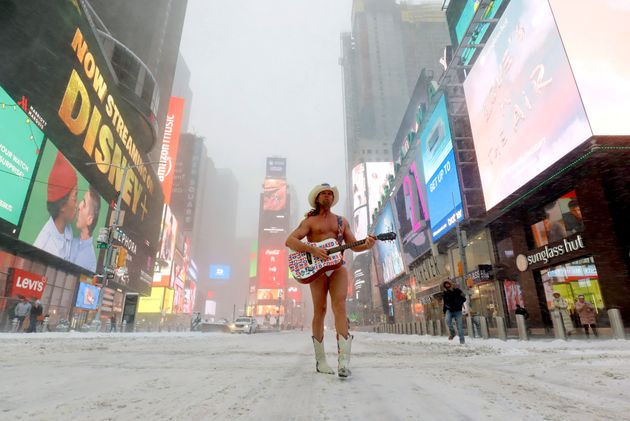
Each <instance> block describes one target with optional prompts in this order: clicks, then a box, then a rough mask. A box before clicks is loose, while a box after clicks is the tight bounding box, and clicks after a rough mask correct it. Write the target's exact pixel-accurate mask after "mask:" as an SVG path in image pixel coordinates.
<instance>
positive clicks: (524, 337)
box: [516, 314, 529, 341]
mask: <svg viewBox="0 0 630 421" xmlns="http://www.w3.org/2000/svg"><path fill="white" fill-rule="evenodd" d="M516 327H517V329H518V338H519V339H520V340H521V341H528V340H529V335H528V334H527V325H526V322H525V317H524V316H523V315H522V314H517V315H516Z"/></svg>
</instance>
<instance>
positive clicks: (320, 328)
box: [285, 183, 376, 377]
mask: <svg viewBox="0 0 630 421" xmlns="http://www.w3.org/2000/svg"><path fill="white" fill-rule="evenodd" d="M308 199H309V204H310V205H311V206H312V207H313V209H311V210H310V211H309V212H308V213H307V214H306V217H305V218H304V220H303V221H302V222H301V223H300V225H299V226H298V227H297V229H295V230H294V231H293V232H292V233H291V234H290V235H289V237H288V238H287V240H286V243H285V244H286V246H287V247H289V248H291V249H292V250H295V251H303V252H308V253H311V254H312V255H313V256H316V257H319V258H321V259H327V258H328V253H327V251H326V249H323V248H319V247H314V246H312V245H309V244H305V243H304V242H302V241H301V240H302V239H303V238H304V237H306V238H307V240H308V241H309V242H320V241H323V240H326V239H329V238H335V239H337V240H343V241H345V242H346V243H353V242H356V238H355V237H354V234H353V233H352V230H351V229H350V227H349V225H348V221H347V220H346V219H345V218H343V217H340V216H337V215H335V214H334V213H332V212H331V211H330V209H331V208H332V207H333V206H334V205H335V204H336V203H337V201H338V200H339V192H338V190H337V187H335V186H331V185H329V184H326V183H324V184H321V185H317V186H315V187H314V188H313V190H311V192H310V194H309V197H308ZM340 231H341V232H340ZM375 241H376V240H375V238H374V237H373V236H368V237H367V238H366V240H365V243H364V244H362V245H359V246H356V247H353V248H352V249H351V250H353V251H364V250H369V249H370V248H372V247H373V246H374V243H375ZM339 243H340V244H341V241H339ZM309 285H310V287H311V296H312V299H313V323H312V331H313V337H312V339H313V345H314V347H315V360H316V365H315V368H316V370H317V372H319V373H327V374H334V371H333V370H332V368H331V367H330V366H329V365H328V363H327V362H326V354H325V352H324V347H323V340H324V317H325V316H326V296H327V294H328V293H329V292H330V300H331V303H332V310H333V314H334V316H335V329H336V331H337V349H338V350H339V357H338V363H339V365H338V373H339V377H348V376H349V375H350V369H349V363H350V351H351V345H352V336H351V335H350V334H349V332H348V321H347V316H346V294H347V291H348V271H347V269H346V268H345V267H344V266H342V267H340V268H338V269H335V270H332V271H328V272H326V273H324V274H323V275H322V276H320V277H319V278H317V279H315V280H314V281H312V282H311V283H310V284H309Z"/></svg>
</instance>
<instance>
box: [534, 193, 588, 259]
mask: <svg viewBox="0 0 630 421" xmlns="http://www.w3.org/2000/svg"><path fill="white" fill-rule="evenodd" d="M541 218H542V219H540V220H539V221H538V222H536V223H535V224H532V226H531V229H532V235H533V236H534V244H535V247H536V248H538V247H543V246H545V245H547V244H549V243H553V242H555V241H560V240H562V239H563V238H565V237H568V236H570V235H573V234H576V233H578V232H582V231H583V230H584V225H583V223H582V212H581V211H580V206H579V204H578V201H577V197H576V195H575V190H572V191H570V192H568V193H567V194H565V195H564V196H562V197H560V198H559V199H558V200H555V201H553V202H551V203H549V204H548V205H547V206H545V207H544V211H543V213H542V215H541Z"/></svg>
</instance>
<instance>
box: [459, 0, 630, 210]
mask: <svg viewBox="0 0 630 421" xmlns="http://www.w3.org/2000/svg"><path fill="white" fill-rule="evenodd" d="M560 3H562V4H565V3H563V2H559V3H558V4H560ZM606 3H607V2H597V5H596V6H595V5H594V6H593V10H597V9H599V8H600V4H602V5H604V4H606ZM593 4H594V3H593ZM608 4H609V3H608ZM580 8H581V7H575V5H574V4H573V7H572V8H571V11H570V13H571V14H573V13H574V12H577V11H579V10H580ZM578 13H581V14H582V15H583V14H584V13H588V14H589V15H590V14H591V11H590V10H583V11H579V12H578ZM571 19H573V18H572V17H571ZM591 24H597V25H598V28H600V29H601V28H603V27H607V28H611V27H612V25H611V24H610V22H609V21H598V22H595V21H593V20H592V19H591V18H589V19H588V23H586V24H585V25H586V26H585V27H588V28H591V27H592V25H591ZM624 27H625V24H624ZM579 31H580V32H585V33H584V34H583V35H584V37H590V36H593V35H594V34H598V37H599V30H598V29H597V28H592V30H589V31H583V29H579ZM598 37H595V38H597V39H599V38H598ZM568 38H569V39H580V37H579V36H577V35H575V36H574V35H570V36H568ZM595 38H594V39H595ZM619 42H621V41H619ZM587 44H588V45H589V49H590V50H592V49H593V40H590V41H589V42H588V43H587ZM565 45H570V44H565ZM564 48H565V47H564V46H563V43H562V40H561V39H560V35H559V34H558V30H557V28H556V25H555V22H554V16H553V15H552V13H551V9H550V8H549V4H548V2H547V0H527V1H524V0H513V1H511V2H510V3H509V5H508V6H507V8H506V10H505V12H504V13H503V16H502V17H501V19H500V20H499V22H498V24H497V26H496V28H495V30H494V31H493V33H492V35H491V36H490V38H489V39H488V41H487V42H486V46H485V47H484V49H483V51H482V52H481V53H480V55H479V58H478V59H477V61H476V62H475V65H474V66H473V68H472V70H471V72H470V74H469V75H468V78H467V79H466V80H465V82H464V91H465V94H466V102H467V104H468V112H469V115H470V124H471V128H472V132H473V139H474V144H475V150H476V154H477V162H478V163H479V173H480V176H481V182H482V188H483V195H484V200H485V204H486V209H491V208H492V207H494V206H496V205H497V204H499V203H500V202H501V201H503V199H505V198H506V197H508V196H509V195H510V194H512V193H514V192H515V191H516V190H518V189H519V188H520V187H522V186H524V185H525V184H526V183H527V182H529V181H530V180H531V179H532V178H534V177H536V176H537V175H538V174H540V173H541V172H543V171H544V170H545V169H547V168H549V166H551V165H552V164H554V163H555V162H556V161H558V160H559V159H560V158H562V157H563V156H564V155H566V154H567V153H568V152H570V151H572V150H573V149H575V148H576V147H577V146H579V145H580V144H582V143H584V141H586V140H587V139H588V138H589V137H590V136H591V130H590V127H589V121H588V120H587V117H586V113H585V110H584V107H583V105H582V101H581V99H580V92H578V88H577V86H576V83H575V79H574V77H573V74H572V73H571V67H570V65H569V61H568V60H567V56H566V55H565V53H564V51H565V50H564ZM579 48H582V46H580V47H579ZM595 48H596V49H597V48H599V49H601V50H606V51H610V50H607V49H606V48H603V46H602V45H600V46H599V47H595ZM624 48H625V47H624ZM600 53H601V54H604V53H603V51H601V52H600ZM610 55H613V54H612V53H611V54H610ZM586 60H587V61H588V62H589V63H590V64H584V63H582V64H583V67H582V68H583V69H586V68H589V66H590V65H591V64H592V65H596V66H597V69H598V70H596V77H595V78H593V79H591V83H595V84H596V86H597V87H596V88H595V87H593V88H592V89H591V90H590V92H594V90H595V89H597V90H598V92H597V94H593V96H591V97H594V96H595V95H599V96H600V97H601V100H600V101H607V100H608V99H607V96H606V94H604V92H602V91H601V89H600V86H605V85H607V84H611V85H613V84H612V83H611V81H606V82H605V83H602V81H604V80H605V79H602V77H604V76H605V74H604V73H603V72H602V71H601V70H599V69H600V68H603V67H600V63H597V62H596V61H594V60H593V59H591V58H590V57H589V58H587V59H586ZM627 68H628V67H627V66H626V69H627ZM613 72H614V71H613ZM629 75H630V74H626V77H627V76H629ZM587 85H590V83H588V84H587ZM625 86H628V82H627V80H626V81H625ZM610 89H619V87H617V86H615V87H614V88H612V86H611V88H610ZM586 93H587V91H585V94H586ZM623 95H624V96H625V95H626V94H623ZM586 97H589V95H588V94H587V95H586ZM613 97H614V95H613ZM617 98H618V97H617ZM624 102H626V101H624ZM613 106H614V104H613ZM625 106H626V111H625V114H624V115H626V117H623V118H622V119H623V120H628V119H627V105H625ZM608 109H609V108H608V106H606V107H605V110H606V112H608ZM625 124H628V123H625ZM626 127H628V126H626ZM625 133H628V129H626V132H625Z"/></svg>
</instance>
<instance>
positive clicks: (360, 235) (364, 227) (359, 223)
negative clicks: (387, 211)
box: [352, 206, 368, 254]
mask: <svg viewBox="0 0 630 421" xmlns="http://www.w3.org/2000/svg"><path fill="white" fill-rule="evenodd" d="M367 212H368V209H367V206H361V207H360V208H359V209H356V210H355V211H354V213H353V215H352V230H353V232H354V236H355V237H356V238H357V240H362V239H364V238H365V237H367V231H368V213H367ZM354 253H355V254H356V253H357V252H354ZM359 253H361V252H359Z"/></svg>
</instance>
